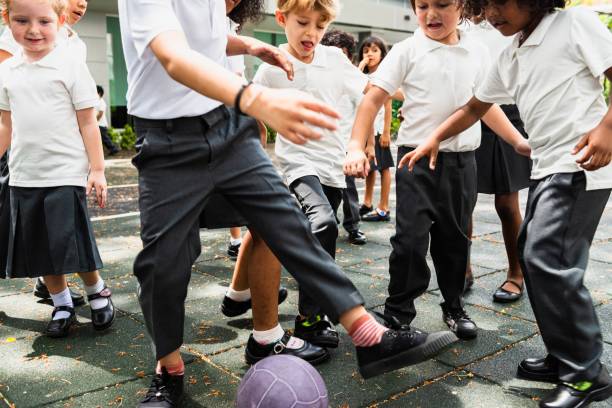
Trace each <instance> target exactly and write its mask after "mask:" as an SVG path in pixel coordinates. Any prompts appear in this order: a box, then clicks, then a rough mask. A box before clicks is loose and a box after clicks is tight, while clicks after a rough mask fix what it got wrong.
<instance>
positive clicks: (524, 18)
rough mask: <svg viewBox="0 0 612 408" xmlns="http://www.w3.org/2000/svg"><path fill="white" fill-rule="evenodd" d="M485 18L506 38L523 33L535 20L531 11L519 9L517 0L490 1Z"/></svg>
mask: <svg viewBox="0 0 612 408" xmlns="http://www.w3.org/2000/svg"><path fill="white" fill-rule="evenodd" d="M485 18H486V19H487V21H488V22H489V24H491V25H492V26H493V27H495V28H496V29H497V30H498V31H499V32H500V33H502V34H503V35H505V36H510V35H514V34H516V33H518V32H520V31H523V30H524V29H526V28H527V27H528V26H529V24H530V23H531V22H532V19H533V18H532V15H531V12H530V10H529V9H528V8H523V7H519V5H518V4H517V2H516V0H507V1H504V2H501V1H499V0H498V1H489V2H488V3H487V6H486V7H485Z"/></svg>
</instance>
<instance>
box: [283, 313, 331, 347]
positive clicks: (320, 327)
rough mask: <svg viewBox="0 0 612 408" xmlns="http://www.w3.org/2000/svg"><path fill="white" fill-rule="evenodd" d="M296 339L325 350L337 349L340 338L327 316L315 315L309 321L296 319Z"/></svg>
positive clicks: (297, 317)
mask: <svg viewBox="0 0 612 408" xmlns="http://www.w3.org/2000/svg"><path fill="white" fill-rule="evenodd" d="M293 334H294V335H295V337H299V338H300V339H303V340H306V341H307V342H309V343H312V344H314V345H317V346H319V347H325V348H337V347H338V343H339V342H340V338H339V337H338V332H337V331H336V329H334V325H333V324H332V322H331V321H330V320H329V318H328V317H327V316H325V315H315V316H312V317H309V318H308V319H303V320H300V317H299V316H296V318H295V331H294V332H293Z"/></svg>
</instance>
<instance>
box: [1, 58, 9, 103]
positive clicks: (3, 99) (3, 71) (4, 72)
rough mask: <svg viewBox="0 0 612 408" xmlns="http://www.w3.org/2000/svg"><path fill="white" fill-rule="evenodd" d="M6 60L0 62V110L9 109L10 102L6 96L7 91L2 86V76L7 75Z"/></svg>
mask: <svg viewBox="0 0 612 408" xmlns="http://www.w3.org/2000/svg"><path fill="white" fill-rule="evenodd" d="M6 61H9V60H6ZM6 61H5V62H4V63H2V64H0V110H3V111H10V110H11V103H10V100H9V97H8V92H7V91H6V88H5V87H4V78H5V77H6V76H7V73H8V69H7V64H6Z"/></svg>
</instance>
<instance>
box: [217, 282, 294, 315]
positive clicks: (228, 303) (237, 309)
mask: <svg viewBox="0 0 612 408" xmlns="http://www.w3.org/2000/svg"><path fill="white" fill-rule="evenodd" d="M287 295H288V292H287V288H284V287H282V286H281V287H280V288H279V289H278V304H279V305H280V304H281V303H283V302H284V301H285V299H287ZM250 308H251V299H249V300H245V301H244V302H239V301H237V300H233V299H231V298H229V297H227V296H224V297H223V302H221V313H223V314H224V315H225V316H227V317H236V316H240V315H241V314H245V313H246V312H248V311H249V309H250Z"/></svg>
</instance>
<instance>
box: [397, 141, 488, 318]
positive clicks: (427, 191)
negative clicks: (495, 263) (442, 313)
mask: <svg viewBox="0 0 612 408" xmlns="http://www.w3.org/2000/svg"><path fill="white" fill-rule="evenodd" d="M410 150H412V149H411V148H408V147H405V146H400V148H399V150H398V156H397V159H398V161H399V160H400V159H401V158H402V156H403V155H405V154H406V153H408V152H409V151H410ZM395 179H396V194H397V217H396V227H395V235H394V236H393V237H392V238H391V245H392V247H393V250H392V252H391V256H390V258H389V275H390V282H389V297H388V298H387V300H386V302H385V314H387V315H391V316H395V317H397V318H398V319H399V320H400V321H401V322H402V323H406V324H410V323H411V322H412V320H413V319H414V317H415V316H416V310H415V307H414V300H415V299H416V298H417V297H419V296H420V295H422V294H423V293H425V291H426V290H427V287H428V285H429V279H430V277H431V273H430V271H429V267H428V266H427V262H426V258H425V256H426V255H427V247H428V246H430V237H431V246H430V251H431V257H432V258H433V262H434V266H435V269H436V275H437V278H438V284H439V286H440V292H441V293H442V296H443V298H444V304H445V306H446V307H448V308H450V309H458V308H462V307H463V300H462V298H461V294H462V292H463V285H464V279H465V269H466V266H467V263H468V259H469V256H470V245H471V242H470V239H469V238H468V236H467V228H468V223H469V220H470V216H471V214H472V211H473V209H474V206H475V205H476V198H477V193H476V160H475V158H474V152H464V153H446V152H440V153H439V155H438V163H437V166H436V169H435V170H434V171H431V170H430V169H429V161H428V159H422V160H420V161H419V162H418V163H417V164H416V166H415V168H414V171H413V172H412V173H411V172H409V171H408V169H407V168H406V167H404V168H402V169H398V170H397V173H396V176H395Z"/></svg>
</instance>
